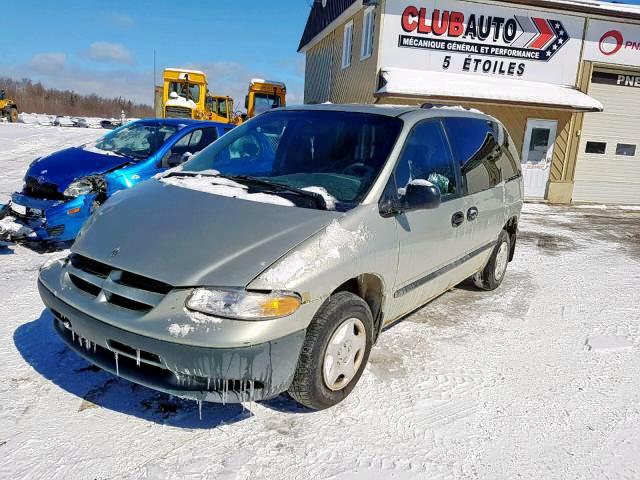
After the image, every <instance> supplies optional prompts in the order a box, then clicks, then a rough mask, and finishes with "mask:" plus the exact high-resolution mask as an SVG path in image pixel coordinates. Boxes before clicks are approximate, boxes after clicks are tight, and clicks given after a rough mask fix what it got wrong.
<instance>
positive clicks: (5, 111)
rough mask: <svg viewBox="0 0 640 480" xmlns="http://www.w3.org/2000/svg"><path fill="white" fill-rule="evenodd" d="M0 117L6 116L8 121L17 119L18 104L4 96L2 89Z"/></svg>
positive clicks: (0, 94) (12, 121)
mask: <svg viewBox="0 0 640 480" xmlns="http://www.w3.org/2000/svg"><path fill="white" fill-rule="evenodd" d="M0 118H6V119H7V120H8V121H9V122H11V123H15V122H17V121H18V106H17V105H16V102H14V101H13V100H11V99H10V98H6V94H5V91H4V90H0Z"/></svg>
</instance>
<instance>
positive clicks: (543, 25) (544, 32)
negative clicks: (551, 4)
mask: <svg viewBox="0 0 640 480" xmlns="http://www.w3.org/2000/svg"><path fill="white" fill-rule="evenodd" d="M531 20H533V23H535V24H536V28H537V29H538V30H539V31H540V35H539V36H537V37H535V38H534V39H533V40H532V41H531V43H530V44H529V48H535V49H538V50H539V49H541V48H543V47H544V46H545V45H546V44H547V43H549V40H551V39H552V38H554V37H555V34H554V33H553V30H551V28H550V27H549V24H548V23H547V21H546V20H545V19H543V18H535V17H531Z"/></svg>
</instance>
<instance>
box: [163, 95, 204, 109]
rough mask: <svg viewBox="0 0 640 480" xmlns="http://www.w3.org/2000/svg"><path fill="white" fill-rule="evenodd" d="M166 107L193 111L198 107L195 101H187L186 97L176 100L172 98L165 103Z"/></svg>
mask: <svg viewBox="0 0 640 480" xmlns="http://www.w3.org/2000/svg"><path fill="white" fill-rule="evenodd" d="M165 106H167V107H183V108H189V109H191V110H193V109H194V108H196V106H197V105H196V103H195V102H194V101H193V100H187V99H186V98H184V97H176V98H170V99H169V100H167V103H165Z"/></svg>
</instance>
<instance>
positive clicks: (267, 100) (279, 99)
mask: <svg viewBox="0 0 640 480" xmlns="http://www.w3.org/2000/svg"><path fill="white" fill-rule="evenodd" d="M286 98H287V87H286V86H285V84H284V83H282V82H276V81H273V80H263V79H261V78H254V79H252V80H251V83H250V84H249V93H248V94H247V96H246V98H245V101H244V106H245V108H246V109H247V118H253V117H255V116H256V115H260V114H261V113H264V112H266V111H267V110H271V109H272V108H278V107H285V106H286V105H287V101H286Z"/></svg>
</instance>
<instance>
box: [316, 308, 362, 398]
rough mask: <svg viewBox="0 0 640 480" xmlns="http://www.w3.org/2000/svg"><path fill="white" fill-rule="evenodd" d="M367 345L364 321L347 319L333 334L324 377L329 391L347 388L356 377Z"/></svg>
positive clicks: (323, 370)
mask: <svg viewBox="0 0 640 480" xmlns="http://www.w3.org/2000/svg"><path fill="white" fill-rule="evenodd" d="M366 345H367V334H366V330H365V328H364V324H363V323H362V320H360V319H358V318H355V317H352V318H348V319H346V320H345V321H344V322H342V324H340V326H339V327H338V328H337V329H336V331H335V332H334V333H333V335H332V336H331V338H330V339H329V344H328V345H327V348H326V350H325V353H324V359H323V362H322V376H323V379H324V383H325V385H326V386H327V388H328V389H329V390H332V391H334V392H335V391H338V390H342V389H343V388H345V387H346V386H347V385H349V383H350V382H351V380H353V378H354V377H355V376H356V373H357V372H358V370H359V368H360V365H361V364H362V359H363V358H364V352H365V348H366Z"/></svg>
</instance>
